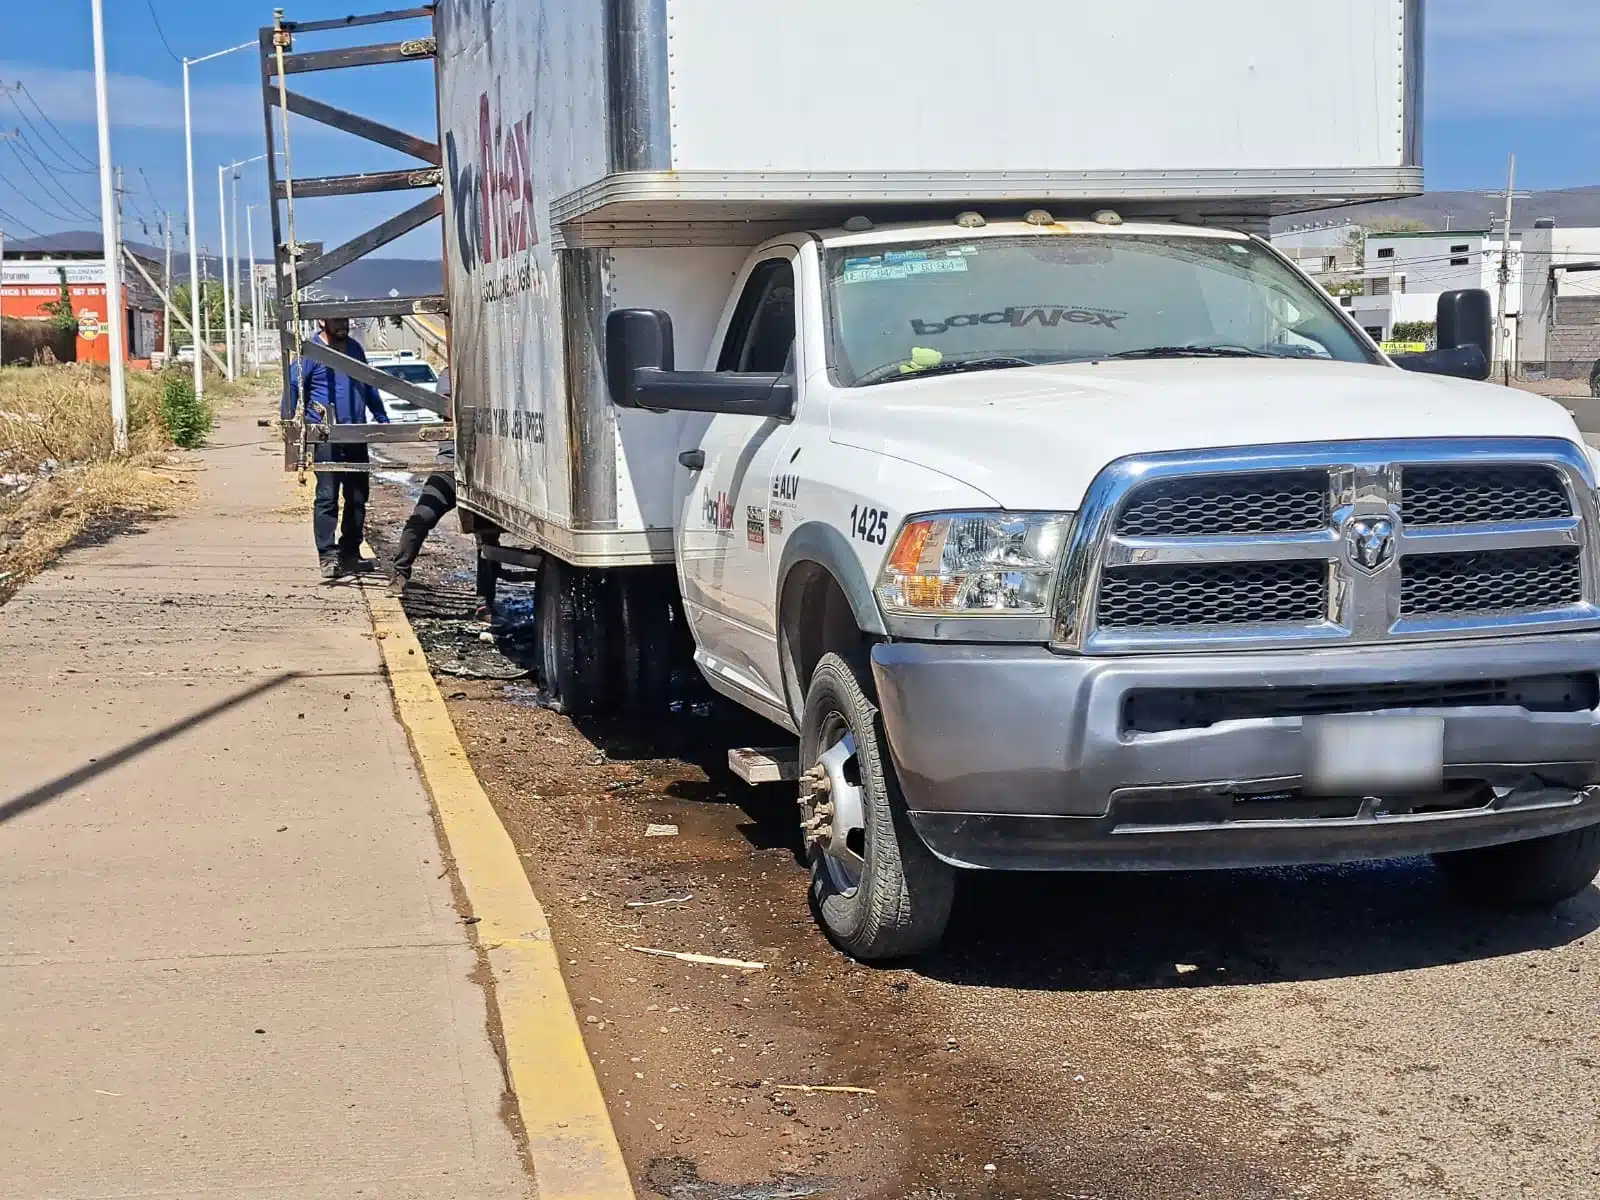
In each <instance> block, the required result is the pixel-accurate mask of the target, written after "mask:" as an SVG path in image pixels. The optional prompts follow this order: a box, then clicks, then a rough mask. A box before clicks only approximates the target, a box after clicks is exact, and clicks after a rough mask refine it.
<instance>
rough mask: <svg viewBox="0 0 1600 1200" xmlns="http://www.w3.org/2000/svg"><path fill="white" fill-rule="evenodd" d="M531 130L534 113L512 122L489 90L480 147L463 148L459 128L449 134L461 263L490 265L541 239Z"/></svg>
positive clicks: (482, 102)
mask: <svg viewBox="0 0 1600 1200" xmlns="http://www.w3.org/2000/svg"><path fill="white" fill-rule="evenodd" d="M532 133H533V113H532V112H529V113H527V114H525V115H523V116H522V117H520V118H518V119H516V120H507V118H506V115H505V113H504V112H502V111H500V110H499V106H498V104H494V105H491V103H490V100H489V93H488V92H484V93H483V94H482V95H481V96H480V97H479V98H478V140H477V145H476V146H473V147H468V148H463V147H461V146H460V145H458V143H457V141H456V135H455V131H454V130H451V131H449V132H447V133H446V134H445V139H444V141H445V162H446V167H447V169H448V170H449V172H450V198H451V206H452V209H453V212H452V218H453V220H454V221H455V226H456V242H457V245H459V246H460V254H461V261H462V265H463V266H465V267H466V269H467V270H469V271H472V270H476V269H477V268H478V267H479V266H480V265H482V266H491V265H493V264H494V263H497V262H500V261H502V260H504V259H507V258H509V257H511V256H512V255H514V254H518V253H520V252H523V251H526V250H528V249H529V248H530V247H532V246H535V245H537V244H538V242H539V230H538V228H537V225H536V223H535V219H534V206H533V160H532V158H531V157H530V155H529V152H528V150H529V140H530V138H531V136H532ZM474 151H475V152H476V153H475V154H474ZM486 298H492V297H486Z"/></svg>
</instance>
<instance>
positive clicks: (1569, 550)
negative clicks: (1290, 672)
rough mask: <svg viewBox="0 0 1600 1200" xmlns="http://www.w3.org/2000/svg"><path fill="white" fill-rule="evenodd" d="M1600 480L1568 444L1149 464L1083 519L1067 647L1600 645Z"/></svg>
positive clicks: (1342, 450) (1291, 451)
mask: <svg viewBox="0 0 1600 1200" xmlns="http://www.w3.org/2000/svg"><path fill="white" fill-rule="evenodd" d="M1597 523H1600V518H1597V512H1596V498H1595V479H1594V472H1593V469H1592V468H1591V466H1590V463H1589V459H1588V457H1587V455H1586V453H1585V452H1584V451H1583V450H1582V449H1581V448H1580V447H1579V446H1577V445H1576V444H1575V443H1573V442H1570V441H1567V440H1565V439H1560V438H1503V439H1491V438H1456V439H1437V440H1412V441H1398V440H1397V441H1349V442H1327V443H1319V444H1314V445H1299V446H1277V447H1263V448H1259V449H1245V450H1239V449H1218V450H1199V451H1189V452H1182V453H1173V454H1156V455H1143V456H1136V457H1133V458H1129V459H1123V460H1120V461H1118V462H1116V463H1113V464H1112V465H1111V466H1109V467H1107V468H1106V469H1105V470H1104V471H1103V472H1101V474H1100V475H1099V476H1098V477H1097V478H1096V479H1095V481H1094V483H1093V484H1092V485H1091V486H1090V488H1089V491H1088V493H1087V494H1086V495H1085V497H1084V500H1083V502H1082V504H1081V506H1080V509H1079V514H1078V517H1077V520H1076V522H1075V523H1074V525H1073V531H1072V541H1071V544H1070V545H1069V546H1068V548H1067V551H1066V556H1065V559H1064V565H1063V569H1062V577H1061V581H1060V583H1059V584H1058V587H1057V590H1056V605H1057V608H1056V622H1055V633H1054V637H1053V641H1054V644H1055V645H1056V646H1057V647H1059V648H1063V649H1070V650H1078V651H1084V652H1090V653H1135V652H1141V653H1143V652H1150V651H1159V650H1174V651H1182V650H1214V649H1257V648H1260V649H1270V648H1273V647H1279V646H1315V645H1341V644H1347V643H1373V642H1382V641H1419V640H1432V639H1438V638H1452V637H1455V638H1459V637H1482V636H1494V635H1498V634H1507V633H1523V632H1534V631H1552V630H1558V629H1593V628H1600V604H1597V603H1596V600H1597V595H1600V587H1597V582H1596V578H1597V577H1596V559H1595V547H1596V544H1597V543H1596V533H1597V532H1600V529H1597Z"/></svg>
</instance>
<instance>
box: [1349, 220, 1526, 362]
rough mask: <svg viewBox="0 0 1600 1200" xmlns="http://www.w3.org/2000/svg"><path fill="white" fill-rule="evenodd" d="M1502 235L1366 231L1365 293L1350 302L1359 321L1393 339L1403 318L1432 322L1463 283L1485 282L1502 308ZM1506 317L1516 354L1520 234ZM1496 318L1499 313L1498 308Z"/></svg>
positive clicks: (1516, 239)
mask: <svg viewBox="0 0 1600 1200" xmlns="http://www.w3.org/2000/svg"><path fill="white" fill-rule="evenodd" d="M1503 257H1505V254H1504V250H1503V248H1502V241H1501V238H1500V235H1498V234H1495V233H1490V232H1488V231H1487V230H1482V229H1470V230H1469V229H1447V230H1444V231H1442V232H1429V233H1373V234H1368V235H1367V244H1366V261H1365V265H1364V267H1363V268H1362V271H1361V275H1362V277H1363V280H1364V286H1363V287H1362V289H1361V294H1360V295H1357V296H1351V297H1348V298H1347V299H1348V301H1349V303H1347V304H1346V307H1347V308H1348V309H1349V310H1350V312H1351V314H1352V315H1353V316H1354V317H1355V319H1356V321H1357V323H1358V324H1360V325H1361V326H1362V327H1363V328H1364V329H1366V330H1367V332H1369V333H1370V334H1372V336H1373V337H1375V338H1377V339H1378V340H1379V341H1390V340H1392V338H1393V333H1394V327H1395V326H1396V325H1397V324H1400V323H1402V322H1411V321H1423V322H1431V321H1432V320H1433V319H1434V314H1435V312H1436V311H1437V309H1438V304H1439V297H1440V295H1442V294H1443V293H1445V292H1453V291H1457V290H1460V289H1462V288H1484V289H1486V290H1487V291H1488V292H1489V295H1490V296H1491V298H1492V299H1493V302H1494V304H1495V305H1496V307H1497V308H1498V305H1499V297H1500V262H1501V259H1502V258H1503ZM1510 268H1511V274H1510V281H1509V283H1508V284H1507V286H1506V321H1507V325H1508V327H1509V329H1510V337H1511V341H1512V347H1513V355H1514V354H1515V343H1516V326H1517V318H1518V315H1519V314H1520V312H1521V311H1522V235H1521V234H1516V233H1513V234H1512V235H1511V253H1510ZM1496 320H1499V314H1498V312H1496Z"/></svg>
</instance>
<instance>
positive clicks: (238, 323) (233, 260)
mask: <svg viewBox="0 0 1600 1200" xmlns="http://www.w3.org/2000/svg"><path fill="white" fill-rule="evenodd" d="M266 159H267V156H266V155H265V154H258V155H256V156H255V157H254V158H241V159H238V160H237V161H235V162H232V163H230V164H228V170H230V171H231V172H232V173H233V210H232V220H233V232H232V233H231V234H230V235H229V241H228V244H229V245H230V246H231V247H232V248H233V249H232V253H231V254H229V253H228V252H226V251H225V252H224V261H223V264H222V271H223V277H224V279H227V278H229V277H230V276H231V278H232V280H233V291H232V294H233V303H232V307H231V309H230V313H231V315H232V325H231V327H230V328H231V329H232V331H233V334H232V339H231V341H230V342H229V354H228V364H229V366H230V368H231V369H232V372H233V376H234V377H235V378H237V377H238V376H239V375H240V374H242V373H243V371H244V314H243V311H242V310H243V307H244V289H243V288H242V287H241V286H240V284H239V168H240V167H248V166H249V165H250V164H251V163H258V162H265V161H266ZM253 316H254V313H253V312H252V319H253ZM252 323H253V321H252ZM235 343H237V345H238V357H237V360H236V359H235V357H234V352H233V345H234V344H235Z"/></svg>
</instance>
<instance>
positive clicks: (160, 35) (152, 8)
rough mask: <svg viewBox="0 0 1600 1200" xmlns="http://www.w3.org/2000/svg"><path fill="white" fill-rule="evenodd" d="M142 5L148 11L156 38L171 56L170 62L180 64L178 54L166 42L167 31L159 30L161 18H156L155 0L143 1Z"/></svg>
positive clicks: (170, 44) (169, 43)
mask: <svg viewBox="0 0 1600 1200" xmlns="http://www.w3.org/2000/svg"><path fill="white" fill-rule="evenodd" d="M144 5H145V7H146V8H148V9H149V10H150V20H151V21H152V22H153V23H154V24H155V27H156V36H157V37H158V38H160V39H161V44H162V45H163V46H165V47H166V48H167V53H168V54H170V55H172V61H173V62H175V63H182V62H183V59H181V58H179V57H178V52H177V51H176V50H174V49H173V48H172V43H171V42H169V41H167V31H166V30H165V29H162V28H161V18H160V17H158V16H156V5H155V0H144Z"/></svg>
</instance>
